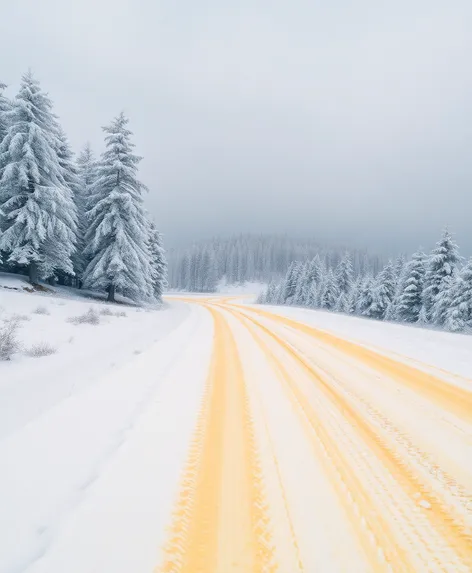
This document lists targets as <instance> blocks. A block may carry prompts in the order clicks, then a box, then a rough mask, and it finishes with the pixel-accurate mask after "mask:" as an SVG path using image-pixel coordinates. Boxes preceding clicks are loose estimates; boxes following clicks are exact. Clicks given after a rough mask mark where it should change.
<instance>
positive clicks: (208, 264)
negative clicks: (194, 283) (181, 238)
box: [199, 249, 218, 292]
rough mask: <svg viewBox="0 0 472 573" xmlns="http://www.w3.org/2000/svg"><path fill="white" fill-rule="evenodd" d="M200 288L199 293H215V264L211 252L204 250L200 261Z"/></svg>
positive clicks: (216, 281)
mask: <svg viewBox="0 0 472 573" xmlns="http://www.w3.org/2000/svg"><path fill="white" fill-rule="evenodd" d="M199 273H200V276H201V278H200V288H199V290H200V291H201V292H216V287H217V283H218V280H217V277H216V264H215V258H214V255H213V252H212V251H211V250H210V249H206V250H205V251H204V252H203V253H202V256H201V261H200V268H199Z"/></svg>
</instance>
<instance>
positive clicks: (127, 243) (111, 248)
mask: <svg viewBox="0 0 472 573" xmlns="http://www.w3.org/2000/svg"><path fill="white" fill-rule="evenodd" d="M128 121H129V120H128V118H127V117H126V116H125V115H124V114H123V113H121V114H120V115H118V117H116V118H115V119H114V120H113V121H112V122H111V124H110V125H109V126H106V127H104V128H103V130H104V131H105V133H106V134H107V135H106V137H105V142H106V150H105V152H104V153H103V154H102V157H101V161H100V163H99V165H98V168H97V177H98V178H97V181H96V182H95V184H94V185H93V190H92V194H91V197H90V201H91V204H93V207H92V208H91V209H90V210H89V211H88V213H87V216H88V219H89V222H90V223H89V228H88V230H87V235H86V248H85V256H86V257H88V258H89V261H90V262H89V263H88V265H87V267H86V269H85V271H84V278H83V283H84V286H86V287H89V288H94V289H101V290H105V291H106V292H107V293H108V300H109V301H114V300H115V292H119V293H121V294H123V295H124V296H127V297H130V298H132V299H134V300H145V299H149V298H152V296H153V287H152V284H153V278H152V270H151V263H150V259H151V256H150V252H149V246H148V227H149V225H148V222H147V220H146V215H145V211H144V207H143V198H142V193H143V191H144V190H145V189H146V187H145V186H144V185H143V184H142V183H141V182H140V181H139V180H138V178H137V172H138V164H139V162H140V161H141V158H140V157H138V156H137V155H135V154H134V153H133V148H134V144H133V143H132V142H131V135H132V132H131V131H130V130H129V129H128V128H127V125H128Z"/></svg>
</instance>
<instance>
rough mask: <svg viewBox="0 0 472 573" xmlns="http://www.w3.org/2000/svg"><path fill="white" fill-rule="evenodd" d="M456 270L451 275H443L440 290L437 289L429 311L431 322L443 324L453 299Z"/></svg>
mask: <svg viewBox="0 0 472 573" xmlns="http://www.w3.org/2000/svg"><path fill="white" fill-rule="evenodd" d="M457 275H458V272H455V273H454V274H453V275H448V276H446V277H444V280H443V282H442V283H441V290H440V291H439V293H438V295H437V297H436V301H435V303H434V306H433V310H432V313H431V322H432V323H433V324H436V325H438V326H444V323H445V322H446V320H447V317H448V312H449V309H450V308H451V307H452V305H453V301H454V294H455V293H454V287H455V285H456V279H457Z"/></svg>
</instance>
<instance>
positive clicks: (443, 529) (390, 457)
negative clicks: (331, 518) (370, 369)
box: [239, 310, 472, 571]
mask: <svg viewBox="0 0 472 573" xmlns="http://www.w3.org/2000/svg"><path fill="white" fill-rule="evenodd" d="M239 312H240V311H239ZM251 312H252V310H251ZM263 314H264V316H265V315H266V314H267V313H263ZM241 315H242V316H244V317H245V318H246V319H247V320H248V321H249V322H250V323H252V324H253V325H255V326H256V327H258V328H260V329H261V330H262V331H264V332H265V333H266V334H267V335H268V336H269V337H270V338H272V339H273V340H275V341H276V342H277V343H278V344H279V345H280V346H281V347H282V348H284V350H285V351H286V352H287V353H288V354H289V355H291V356H292V357H293V358H294V359H295V360H296V361H297V362H298V363H299V364H300V365H301V366H302V367H303V368H304V369H305V370H306V371H307V372H308V373H309V374H310V375H311V377H312V378H313V381H314V382H315V383H316V384H317V385H318V386H320V388H321V389H323V391H324V393H325V394H326V395H327V396H328V397H329V398H330V400H331V402H332V403H333V404H334V405H335V406H336V408H338V410H339V412H340V413H341V414H342V416H344V417H345V418H346V419H347V420H349V421H350V423H351V425H352V427H353V428H355V429H356V432H357V434H358V435H359V436H360V437H361V438H362V440H363V441H364V442H365V443H366V444H367V445H368V446H369V449H370V450H371V451H372V452H373V453H374V454H375V456H376V457H377V458H378V460H380V461H381V463H382V464H383V465H384V466H385V468H386V469H387V470H388V471H389V472H390V474H391V475H392V476H394V477H395V480H396V481H397V484H398V485H399V486H400V487H401V488H402V490H403V491H404V492H405V493H406V494H407V500H414V499H415V496H417V494H418V492H420V493H421V497H422V499H423V500H424V506H423V509H425V511H421V509H420V508H418V507H417V506H415V503H412V507H411V508H410V509H411V511H410V513H411V512H413V514H412V516H410V520H411V519H413V520H414V521H413V522H411V523H410V525H413V529H414V530H416V533H417V534H420V538H419V539H420V540H421V542H422V547H423V546H428V545H429V546H430V551H429V554H430V555H431V556H432V555H435V560H434V561H435V565H434V566H436V567H439V570H445V571H469V570H470V569H469V567H472V562H471V561H472V544H471V537H470V532H469V531H468V529H467V528H466V527H464V524H462V523H458V521H457V519H456V518H455V516H454V515H451V514H450V511H449V508H448V507H447V506H446V505H445V504H444V503H442V501H441V500H440V499H438V498H437V497H436V496H435V494H434V493H433V492H432V491H431V488H430V487H429V484H427V483H425V482H424V481H421V480H420V478H419V476H418V475H417V474H415V473H413V472H412V471H411V468H409V467H407V466H406V465H405V464H404V461H403V459H402V458H399V457H398V455H397V453H396V452H395V451H394V450H392V449H391V448H390V446H389V444H387V443H385V441H383V440H382V437H381V436H379V435H378V434H377V433H376V432H375V428H372V427H371V426H369V425H368V424H367V423H366V421H365V420H364V418H363V417H362V416H360V415H359V413H358V412H357V411H356V410H355V409H354V408H352V406H351V404H350V403H349V402H348V401H346V399H345V397H344V396H343V395H342V394H340V393H339V391H337V390H336V388H334V387H333V386H332V384H331V383H330V381H329V380H327V379H326V378H323V376H322V375H320V372H318V371H316V369H315V368H314V367H313V365H312V364H310V363H309V362H308V361H307V360H306V358H305V357H303V356H302V355H300V353H299V352H298V351H296V350H295V349H294V348H293V347H292V346H291V345H289V344H287V342H286V341H284V340H283V339H281V338H280V337H279V336H277V335H275V334H274V333H273V332H272V331H271V330H270V329H268V328H267V327H266V326H264V325H263V324H261V323H260V322H258V321H257V320H255V319H254V318H252V317H251V316H248V315H247V314H245V313H244V312H243V313H241ZM278 318H279V317H276V319H275V322H278V320H277V319H278ZM290 322H291V321H290ZM302 326H303V325H302ZM310 330H312V329H310ZM269 352H270V350H269ZM272 358H273V359H274V360H275V361H276V362H277V357H275V355H273V354H272ZM278 366H279V368H280V369H281V371H282V372H283V371H284V366H283V365H282V364H280V363H279V364H278ZM284 377H285V379H286V381H287V382H288V383H289V384H291V386H292V390H294V393H295V394H297V399H298V400H299V402H300V403H301V404H302V407H303V409H305V410H306V409H308V410H309V409H310V405H309V402H308V400H307V399H306V397H304V396H303V393H301V392H300V390H299V389H298V388H297V387H296V385H295V384H293V382H292V381H291V380H290V376H289V374H288V373H287V372H286V371H285V375H284ZM304 402H306V403H305V404H304ZM311 414H312V415H311V416H309V418H310V420H311V422H312V423H313V422H314V421H315V416H316V412H314V411H312V412H311ZM329 449H331V450H332V451H334V450H335V449H336V447H335V445H334V444H331V446H330V448H329ZM379 478H380V476H377V479H379ZM386 493H388V492H386ZM394 502H395V500H393V503H394ZM402 509H403V510H405V507H403V508H402ZM391 513H393V512H391ZM415 513H416V515H415ZM405 518H406V516H405V515H403V517H402V519H403V520H405ZM428 521H429V524H427V523H426V522H428ZM427 525H429V526H430V527H427ZM428 529H429V530H430V531H429V534H428ZM373 530H375V533H378V531H379V528H378V527H375V528H373ZM431 530H432V531H431ZM421 531H423V533H421ZM434 532H436V533H439V534H440V536H441V537H439V538H437V537H436V536H433V537H436V542H432V540H431V533H434ZM384 539H385V538H384ZM441 541H442V543H441ZM445 541H446V544H445V543H444V542H445ZM451 550H452V551H451ZM432 565H433V564H432V563H429V565H428V566H432ZM394 570H395V571H397V570H400V569H399V568H398V565H395V568H394ZM407 570H414V569H407Z"/></svg>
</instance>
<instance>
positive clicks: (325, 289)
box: [320, 270, 340, 310]
mask: <svg viewBox="0 0 472 573" xmlns="http://www.w3.org/2000/svg"><path fill="white" fill-rule="evenodd" d="M339 295H340V292H339V287H338V281H337V280H336V276H335V275H334V273H333V271H332V270H329V271H328V272H327V274H326V276H325V280H324V283H323V285H322V292H321V299H320V306H321V308H326V309H327V310H334V309H335V308H336V305H337V303H338V299H339Z"/></svg>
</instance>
